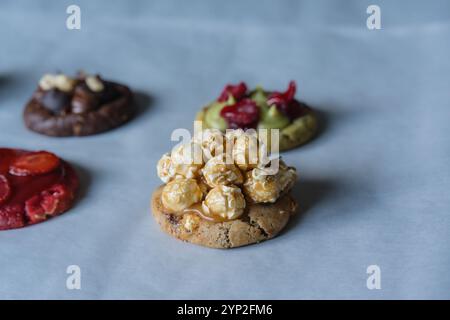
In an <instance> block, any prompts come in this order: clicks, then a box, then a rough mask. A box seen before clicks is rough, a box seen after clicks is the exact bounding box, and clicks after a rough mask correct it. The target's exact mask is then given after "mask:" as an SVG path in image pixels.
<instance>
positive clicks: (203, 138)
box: [194, 129, 226, 160]
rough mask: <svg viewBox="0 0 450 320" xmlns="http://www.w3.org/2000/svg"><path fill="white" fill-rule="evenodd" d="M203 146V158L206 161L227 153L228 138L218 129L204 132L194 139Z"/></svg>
mask: <svg viewBox="0 0 450 320" xmlns="http://www.w3.org/2000/svg"><path fill="white" fill-rule="evenodd" d="M194 139H195V140H194V141H195V142H197V143H198V144H200V145H201V148H202V151H203V157H204V158H205V159H206V160H209V159H211V158H212V157H215V156H218V155H220V154H223V153H224V152H225V147H226V138H225V136H224V134H223V133H222V132H221V131H220V130H218V129H206V130H203V131H202V132H201V133H200V135H199V136H197V137H195V138H194Z"/></svg>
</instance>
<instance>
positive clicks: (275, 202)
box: [152, 129, 297, 248]
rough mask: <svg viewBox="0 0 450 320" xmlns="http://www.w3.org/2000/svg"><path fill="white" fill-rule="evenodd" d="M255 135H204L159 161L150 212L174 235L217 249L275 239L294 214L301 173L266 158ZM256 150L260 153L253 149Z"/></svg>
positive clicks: (234, 132)
mask: <svg viewBox="0 0 450 320" xmlns="http://www.w3.org/2000/svg"><path fill="white" fill-rule="evenodd" d="M257 140H258V138H257V135H256V134H255V133H254V132H245V131H244V130H242V129H238V130H228V131H227V133H226V134H223V133H222V132H221V131H220V130H217V129H216V130H212V129H210V130H205V131H203V132H202V133H201V134H200V135H199V136H196V137H194V138H193V139H191V140H190V141H189V142H187V143H185V144H180V145H178V146H176V147H175V148H174V149H173V150H172V152H171V153H170V154H169V153H168V154H165V155H163V156H162V158H161V159H160V160H159V161H158V164H157V172H158V176H159V178H160V179H161V180H162V181H163V182H164V183H165V185H164V186H161V187H159V188H158V189H157V190H156V191H155V192H154V193H153V196H152V211H153V215H154V216H155V218H156V220H157V221H158V223H159V224H160V226H161V228H162V229H163V230H164V231H165V232H167V233H169V234H170V235H172V236H174V237H176V238H178V239H181V240H184V241H188V242H192V243H196V244H199V245H203V246H207V247H213V248H234V247H239V246H244V245H248V244H252V243H257V242H260V241H263V240H267V239H271V238H273V237H274V236H276V235H277V234H278V233H279V232H280V231H281V230H282V229H283V228H284V227H285V225H286V224H287V222H288V220H289V218H290V216H291V215H292V214H294V213H295V211H296V208H297V204H296V202H295V201H294V200H293V199H292V198H291V196H289V191H290V190H291V188H292V187H293V185H294V183H295V181H296V179H297V173H296V170H295V168H293V167H288V166H287V165H286V164H285V163H284V162H283V161H282V160H281V159H279V158H275V159H273V158H268V157H267V154H266V147H265V146H264V145H263V144H259V145H255V144H256V143H257ZM255 147H256V148H255Z"/></svg>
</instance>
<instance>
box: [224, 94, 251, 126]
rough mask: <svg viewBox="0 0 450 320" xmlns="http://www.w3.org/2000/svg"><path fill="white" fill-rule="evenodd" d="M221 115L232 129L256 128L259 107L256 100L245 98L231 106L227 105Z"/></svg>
mask: <svg viewBox="0 0 450 320" xmlns="http://www.w3.org/2000/svg"><path fill="white" fill-rule="evenodd" d="M220 115H221V116H222V117H223V118H224V119H225V120H226V121H227V122H228V127H229V128H231V129H238V128H241V129H248V128H256V126H257V124H258V120H259V108H258V106H257V105H256V102H255V101H253V100H251V99H248V98H245V99H242V100H240V101H238V102H236V103H235V104H233V105H231V106H226V107H224V108H223V109H222V110H221V111H220Z"/></svg>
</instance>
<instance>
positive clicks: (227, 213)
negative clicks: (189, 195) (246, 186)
mask: <svg viewBox="0 0 450 320" xmlns="http://www.w3.org/2000/svg"><path fill="white" fill-rule="evenodd" d="M202 208H203V212H204V214H205V215H207V216H209V217H212V218H214V217H219V218H221V219H225V220H233V219H237V218H239V217H240V216H241V215H242V214H243V213H244V209H245V199H244V195H243V194H242V192H241V189H239V188H238V187H236V186H223V185H221V186H217V187H215V188H214V189H212V190H211V191H209V193H208V195H207V196H206V198H205V201H203V203H202Z"/></svg>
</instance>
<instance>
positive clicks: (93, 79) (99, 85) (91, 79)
mask: <svg viewBox="0 0 450 320" xmlns="http://www.w3.org/2000/svg"><path fill="white" fill-rule="evenodd" d="M84 81H85V82H86V85H87V86H88V88H89V89H90V90H91V91H93V92H101V91H103V90H104V89H105V86H104V84H103V82H102V81H101V80H100V78H99V77H97V76H87V77H86V79H85V80H84Z"/></svg>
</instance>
